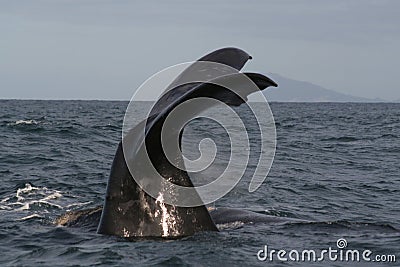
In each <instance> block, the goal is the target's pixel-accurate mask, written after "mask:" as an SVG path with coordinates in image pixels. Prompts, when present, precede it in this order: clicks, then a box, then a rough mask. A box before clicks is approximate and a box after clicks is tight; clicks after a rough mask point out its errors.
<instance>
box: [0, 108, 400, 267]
mask: <svg viewBox="0 0 400 267" xmlns="http://www.w3.org/2000/svg"><path fill="white" fill-rule="evenodd" d="M127 104H128V103H127V102H118V101H115V102H112V101H18V100H0V129H1V130H0V143H1V150H0V178H1V186H0V266H149V265H151V266H152V265H156V266H400V249H399V248H400V104H385V103H377V104H370V103H369V104H362V103H357V104H356V103H271V104H270V106H271V109H272V111H273V114H274V118H275V123H276V131H277V149H276V155H275V160H274V162H273V165H272V168H271V171H270V173H269V175H268V177H267V179H266V180H265V182H264V183H263V184H262V185H261V187H260V188H259V189H258V190H257V191H255V192H253V193H249V192H248V190H247V189H248V186H249V178H248V177H244V178H243V179H242V180H241V181H240V182H239V184H238V185H237V186H236V187H235V188H234V189H233V190H232V191H231V192H230V193H229V194H227V195H226V196H224V197H223V198H222V199H221V200H219V201H217V202H216V203H215V206H216V207H234V208H240V209H245V210H250V211H255V212H259V213H264V214H268V215H274V216H279V217H288V218H296V219H302V220H304V221H303V222H288V223H284V224H273V223H271V224H268V223H254V224H243V223H240V222H237V223H232V224H230V225H220V226H219V228H220V230H221V231H220V232H213V233H209V232H204V233H198V234H196V235H194V236H191V237H185V238H181V239H177V240H163V239H156V240H155V239H143V240H137V241H134V242H131V241H127V240H124V239H121V238H117V237H110V236H102V235H99V234H96V232H94V231H89V230H88V229H87V228H79V227H76V228H68V227H60V226H55V225H54V220H55V219H56V218H57V217H58V216H60V215H62V214H64V213H65V212H67V211H70V210H80V209H85V208H91V207H96V206H98V205H101V204H102V202H103V197H104V194H105V189H106V185H107V179H108V175H109V170H110V167H111V163H112V160H113V157H114V153H115V150H116V148H117V145H118V142H119V140H120V138H121V127H122V121H123V116H124V113H125V109H126V107H127ZM243 114H244V116H246V114H245V111H243ZM199 124H201V125H199ZM195 126H196V124H194V125H192V130H193V131H196V134H199V135H200V136H201V134H202V133H205V134H207V133H210V129H209V127H207V122H204V121H203V122H201V123H200V122H199V123H198V124H197V127H195ZM249 131H250V136H251V128H250V130H249ZM196 136H197V135H196ZM214 137H215V138H223V137H224V135H223V134H221V135H219V134H218V135H215V136H214ZM194 139H195V138H194ZM194 141H196V140H193V142H194ZM185 142H187V143H190V142H191V140H190V138H189V140H188V139H186V140H185ZM196 142H197V141H196ZM217 144H220V145H221V144H222V145H223V144H224V142H219V143H218V142H217ZM253 145H254V144H253ZM227 146H228V145H227ZM249 168H250V170H249V171H250V172H251V168H254V166H253V165H250V166H249ZM338 239H342V240H341V242H344V240H345V241H346V242H347V246H343V245H342V244H343V243H341V244H340V246H341V247H340V249H342V250H345V249H351V250H359V251H360V252H362V251H365V250H370V251H371V253H372V254H371V255H370V257H369V258H370V259H371V261H370V262H365V261H362V260H360V261H359V262H357V261H345V260H340V259H336V260H329V259H327V257H325V258H324V260H323V261H315V262H314V261H307V260H305V261H296V260H290V259H289V260H288V261H282V260H279V259H277V256H276V254H275V256H274V257H275V258H273V259H272V260H271V259H270V258H268V259H266V260H265V261H260V260H259V259H258V256H257V254H259V253H258V252H259V251H260V250H263V249H265V246H267V247H268V252H270V251H271V250H272V249H274V250H276V251H278V250H285V251H287V252H288V253H289V251H292V250H297V251H300V252H302V251H303V250H315V251H317V252H318V251H321V250H324V249H328V248H329V247H331V248H332V249H337V250H340V249H339V244H338V243H337V241H338ZM343 239H344V240H343ZM288 253H287V254H286V257H288ZM338 253H339V252H338ZM259 255H261V256H263V255H264V254H263V253H261V254H259ZM293 255H294V256H295V254H292V256H293ZM376 255H378V256H382V257H381V259H386V261H387V262H378V261H376V260H375V256H376ZM390 255H394V256H395V257H396V262H393V259H392V260H391V261H392V262H388V261H389V258H390ZM383 256H384V257H383Z"/></svg>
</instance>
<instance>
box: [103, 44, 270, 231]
mask: <svg viewBox="0 0 400 267" xmlns="http://www.w3.org/2000/svg"><path fill="white" fill-rule="evenodd" d="M249 59H251V57H250V56H249V55H248V54H247V53H246V52H244V51H242V50H240V49H237V48H223V49H219V50H216V51H214V52H212V53H210V54H208V55H206V56H204V57H202V58H201V59H199V61H198V62H214V63H220V64H224V65H226V66H229V67H231V68H233V69H236V70H240V69H241V68H242V67H243V66H244V64H245V63H246V62H247V61H248V60H249ZM196 71H197V70H196V64H193V65H191V66H190V67H188V68H187V69H186V70H185V71H183V72H182V73H181V75H180V76H178V78H177V79H176V80H175V81H173V82H172V84H171V85H170V86H169V87H168V88H167V90H166V92H165V93H164V94H163V96H161V97H160V98H159V100H158V101H157V102H156V104H155V105H154V107H153V109H152V110H151V112H150V115H149V117H148V118H147V119H146V120H144V121H142V122H141V123H139V124H138V125H137V126H136V127H134V128H133V129H132V130H130V131H129V133H127V134H126V136H124V138H123V141H121V142H120V143H119V145H118V148H117V152H116V155H115V158H114V161H113V164H112V168H111V173H110V177H109V181H108V185H107V193H106V197H105V200H104V207H103V211H102V215H101V219H100V223H99V226H98V233H101V234H108V235H116V236H121V237H180V236H188V235H192V234H194V233H195V232H199V231H217V227H216V226H215V224H214V222H213V220H212V219H211V217H210V214H209V213H208V210H207V208H206V207H205V206H204V205H198V206H190V205H186V206H185V205H173V204H167V203H168V201H167V202H166V201H164V199H163V197H164V195H163V194H162V193H161V192H162V189H161V188H162V187H159V188H160V194H158V195H157V194H156V195H151V194H148V193H147V192H148V191H146V190H144V189H145V188H144V187H146V184H149V183H150V184H151V183H152V182H153V180H155V178H154V177H152V176H151V175H148V173H146V172H144V173H143V166H142V165H143V164H145V162H146V160H148V161H149V165H151V166H152V167H153V168H154V169H155V170H156V171H157V173H158V174H159V175H160V176H161V177H163V178H164V179H165V180H168V181H169V182H171V183H173V184H175V185H178V186H181V187H189V188H190V187H193V184H192V182H191V180H190V177H189V175H188V173H187V171H186V170H185V166H184V163H183V158H182V155H181V151H180V149H175V150H174V151H173V157H174V159H175V162H174V164H172V163H171V162H170V161H169V160H168V157H167V155H166V154H165V153H164V150H163V145H162V140H161V139H162V134H161V133H162V129H163V125H164V123H165V121H166V119H167V117H168V115H169V114H171V112H172V111H173V110H174V109H175V108H176V107H178V106H179V105H180V104H182V103H184V102H185V101H189V100H192V99H197V98H201V97H206V98H211V99H215V100H217V101H220V102H223V103H225V104H227V105H233V106H239V105H241V104H242V103H244V102H245V101H246V100H247V96H248V95H249V94H251V93H253V92H254V91H255V90H263V89H265V88H267V87H268V86H277V85H276V83H275V82H273V81H272V80H271V79H269V78H268V77H266V76H264V75H261V74H257V73H244V75H245V76H246V77H247V78H248V79H250V80H251V81H252V82H253V83H254V84H255V85H256V86H255V87H253V88H243V89H238V90H237V91H235V92H232V91H231V90H229V89H226V88H225V87H224V86H222V85H221V84H224V83H225V82H226V83H234V84H239V85H240V82H241V79H240V77H241V76H243V74H240V75H241V76H240V75H239V74H235V73H234V74H228V75H222V76H221V75H219V76H218V75H217V76H216V78H215V79H213V80H212V81H210V82H189V83H185V81H186V80H188V78H189V80H190V79H192V77H190V75H192V74H193V73H195V72H196ZM239 87H240V86H239ZM239 87H238V88H239ZM254 88H255V89H254ZM207 108H209V105H207V104H198V105H194V106H193V109H192V111H191V112H189V113H187V114H184V116H183V117H184V118H183V119H190V118H193V117H194V116H196V115H197V114H199V113H200V112H202V111H204V110H206V109H207ZM177 131H179V132H177V133H175V134H178V135H179V137H181V133H182V129H178V130H177ZM171 136H172V137H176V135H173V134H172V133H171ZM172 137H171V138H172ZM180 139H181V138H179V147H180V141H181V140H180ZM124 142H126V143H124ZM126 144H128V146H126ZM127 147H128V148H129V151H126V150H127ZM124 150H125V151H124ZM145 156H147V158H146V159H145V158H144V157H145ZM134 178H135V179H134ZM138 179H139V180H138ZM138 182H139V183H140V184H138ZM153 185H154V184H153ZM190 199H191V201H195V200H198V201H200V202H201V198H200V196H199V195H198V194H197V193H196V191H195V192H194V193H192V194H191V195H190Z"/></svg>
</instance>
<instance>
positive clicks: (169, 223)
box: [155, 192, 179, 237]
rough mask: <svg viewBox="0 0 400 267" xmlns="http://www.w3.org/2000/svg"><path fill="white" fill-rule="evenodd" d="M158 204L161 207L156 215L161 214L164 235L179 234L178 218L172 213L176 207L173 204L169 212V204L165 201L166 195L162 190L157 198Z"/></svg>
mask: <svg viewBox="0 0 400 267" xmlns="http://www.w3.org/2000/svg"><path fill="white" fill-rule="evenodd" d="M156 204H158V205H159V206H160V209H159V210H157V211H156V213H155V217H156V218H157V217H158V216H161V223H160V225H161V227H162V230H163V234H162V237H168V236H178V235H179V231H178V229H177V222H176V218H175V217H174V216H172V215H171V214H174V213H175V207H173V206H172V208H171V209H170V212H168V209H167V206H166V205H165V203H164V195H163V193H161V192H160V193H159V195H158V197H157V199H156Z"/></svg>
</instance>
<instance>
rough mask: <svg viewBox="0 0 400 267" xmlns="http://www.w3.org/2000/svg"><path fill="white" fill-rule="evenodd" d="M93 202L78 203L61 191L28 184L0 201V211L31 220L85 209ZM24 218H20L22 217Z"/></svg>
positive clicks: (19, 218)
mask: <svg viewBox="0 0 400 267" xmlns="http://www.w3.org/2000/svg"><path fill="white" fill-rule="evenodd" d="M89 204H91V201H86V202H78V201H77V197H76V196H72V195H64V194H63V193H62V192H61V191H58V190H55V189H49V188H47V187H37V186H33V185H32V184H30V183H26V184H25V186H24V187H20V188H17V189H16V192H15V193H13V194H9V195H8V196H6V197H5V198H3V199H2V200H0V211H5V212H14V213H16V214H15V215H16V216H15V217H18V218H16V220H19V221H23V220H30V219H37V218H44V217H46V214H47V216H48V215H50V216H51V215H54V214H55V212H54V211H59V212H64V211H69V210H71V209H75V208H79V207H84V206H86V205H89ZM21 215H22V216H23V217H20V216H21Z"/></svg>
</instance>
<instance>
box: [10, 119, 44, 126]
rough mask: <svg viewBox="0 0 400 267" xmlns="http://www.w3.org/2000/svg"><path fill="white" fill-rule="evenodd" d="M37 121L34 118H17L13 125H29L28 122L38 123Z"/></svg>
mask: <svg viewBox="0 0 400 267" xmlns="http://www.w3.org/2000/svg"><path fill="white" fill-rule="evenodd" d="M38 123H39V122H37V121H35V120H18V121H16V122H15V125H18V124H27V125H29V124H38Z"/></svg>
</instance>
